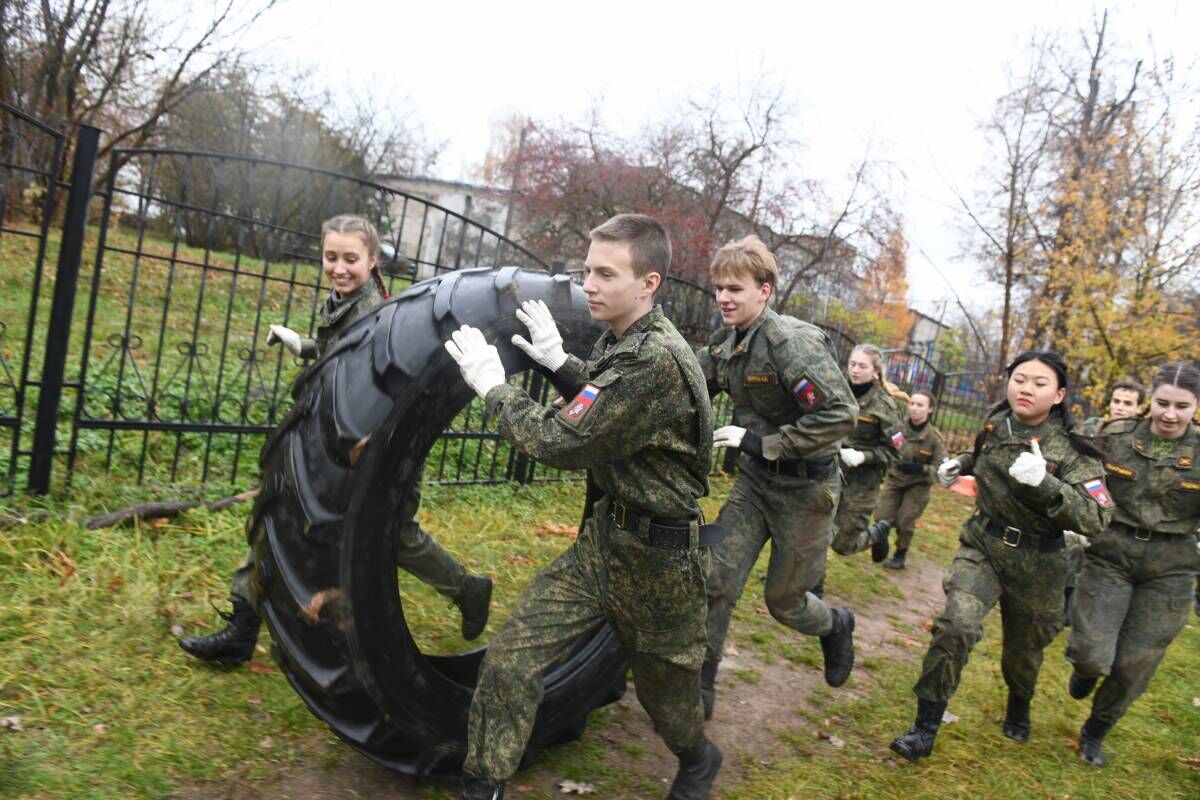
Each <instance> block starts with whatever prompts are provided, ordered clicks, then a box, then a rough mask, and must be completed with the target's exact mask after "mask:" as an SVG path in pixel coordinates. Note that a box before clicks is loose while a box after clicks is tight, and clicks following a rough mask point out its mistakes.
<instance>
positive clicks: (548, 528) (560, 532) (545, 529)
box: [533, 522, 579, 539]
mask: <svg viewBox="0 0 1200 800" xmlns="http://www.w3.org/2000/svg"><path fill="white" fill-rule="evenodd" d="M533 532H534V534H535V535H537V536H563V537H566V538H569V539H574V538H575V537H576V536H577V535H578V534H579V529H578V528H576V527H575V526H574V525H571V524H568V523H565V522H543V523H542V524H541V525H538V526H537V527H536V528H534V529H533Z"/></svg>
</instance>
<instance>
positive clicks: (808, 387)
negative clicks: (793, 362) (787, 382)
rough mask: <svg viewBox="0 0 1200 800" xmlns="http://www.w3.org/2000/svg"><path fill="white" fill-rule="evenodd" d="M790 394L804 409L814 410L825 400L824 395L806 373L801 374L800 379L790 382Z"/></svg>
mask: <svg viewBox="0 0 1200 800" xmlns="http://www.w3.org/2000/svg"><path fill="white" fill-rule="evenodd" d="M792 395H793V396H795V398H796V402H798V403H799V404H800V407H801V408H803V409H804V410H805V411H814V410H816V408H817V406H819V405H821V403H823V402H824V401H825V395H823V394H822V393H821V390H820V389H819V388H817V385H816V384H815V383H813V382H812V381H811V380H809V378H808V376H807V375H801V376H800V380H798V381H796V382H795V383H794V384H792Z"/></svg>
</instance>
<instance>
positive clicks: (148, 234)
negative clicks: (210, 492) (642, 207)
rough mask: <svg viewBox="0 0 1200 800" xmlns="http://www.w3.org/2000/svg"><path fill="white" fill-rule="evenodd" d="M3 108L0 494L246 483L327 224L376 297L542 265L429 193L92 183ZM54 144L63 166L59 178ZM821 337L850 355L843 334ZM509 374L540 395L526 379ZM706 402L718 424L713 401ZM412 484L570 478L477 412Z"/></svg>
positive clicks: (666, 300)
mask: <svg viewBox="0 0 1200 800" xmlns="http://www.w3.org/2000/svg"><path fill="white" fill-rule="evenodd" d="M0 121H2V122H3V126H2V128H0V223H2V224H0V257H2V258H3V259H4V263H5V264H6V266H7V267H8V269H6V270H4V271H0V272H2V273H3V274H0V282H3V291H0V431H3V435H4V436H7V437H8V439H7V440H6V441H0V451H2V452H0V458H3V459H5V460H4V461H2V462H0V464H2V466H3V481H4V483H3V489H4V490H5V491H8V492H11V491H13V490H14V489H19V488H20V486H21V483H22V482H23V479H24V482H26V483H27V486H28V488H29V489H31V490H32V491H35V492H44V491H46V490H47V489H48V488H49V487H50V482H51V474H52V472H54V471H55V470H58V472H57V474H58V475H59V476H60V478H59V479H60V480H61V481H62V482H64V483H67V484H70V483H71V482H72V481H73V480H74V481H76V482H81V481H82V482H86V480H90V479H95V478H96V477H97V476H99V477H100V478H102V479H104V478H103V476H107V475H110V474H112V473H114V472H117V473H119V474H120V475H122V476H128V477H129V478H132V479H133V480H136V481H138V482H142V481H154V482H161V483H191V484H196V483H202V484H209V485H217V484H220V485H229V484H238V485H245V484H248V483H250V482H252V481H253V480H254V479H255V477H256V472H257V464H256V460H257V454H258V451H259V449H260V446H261V443H262V441H263V437H265V436H266V435H267V433H268V432H269V431H271V430H272V429H273V428H274V427H275V426H276V425H277V424H278V422H279V421H280V420H281V419H282V418H283V416H284V415H285V414H286V413H287V410H288V408H289V407H290V403H291V396H290V392H289V387H290V386H291V384H292V382H293V380H294V379H295V377H296V376H297V375H298V374H299V372H300V370H301V369H302V368H303V365H302V363H301V362H299V361H298V360H295V359H292V358H290V357H288V356H287V355H286V353H285V352H284V351H282V350H279V349H274V348H272V349H267V348H266V347H265V346H264V344H263V343H264V340H265V334H266V331H267V327H268V326H269V325H270V324H275V323H278V324H282V325H287V326H288V327H291V328H293V329H296V330H299V331H301V332H307V333H309V334H311V333H312V332H313V331H314V329H315V326H316V323H317V319H318V311H319V308H320V305H321V303H322V301H323V300H324V297H325V295H326V293H327V292H328V291H329V286H328V284H327V283H326V282H325V278H324V275H323V272H322V269H321V265H320V253H319V250H320V224H321V222H322V221H323V220H324V219H326V218H328V217H329V216H332V215H334V214H337V213H358V214H362V215H364V216H366V217H368V218H369V219H371V220H372V221H373V222H374V223H375V224H376V225H377V227H378V228H379V230H380V233H381V237H382V239H383V247H382V248H381V250H382V253H381V266H382V268H383V271H384V274H385V276H386V283H387V285H388V288H389V290H390V291H392V292H398V291H401V290H403V289H404V288H406V287H407V286H408V285H410V284H411V283H413V282H414V281H417V280H420V279H424V278H427V277H431V276H434V275H437V274H439V273H442V272H446V271H450V270H456V269H461V268H465V267H475V266H491V265H518V266H524V267H530V268H535V269H551V267H549V266H548V265H547V264H546V263H545V262H543V261H542V260H541V259H539V258H538V257H537V256H536V255H534V254H533V253H531V252H529V251H528V250H526V249H524V248H522V247H521V246H520V245H518V244H516V243H514V242H512V241H510V240H509V239H507V238H505V237H504V236H502V235H500V234H498V233H496V232H495V231H493V230H491V229H489V228H488V227H486V226H484V225H480V224H479V223H477V222H474V221H472V220H470V219H468V218H467V217H465V216H463V215H462V214H459V213H456V212H454V211H451V210H449V209H447V208H444V207H442V206H440V205H438V204H436V203H434V202H432V201H430V200H428V199H425V198H422V197H419V196H417V195H414V194H410V193H406V192H404V191H400V190H397V189H394V188H391V187H388V186H385V185H380V184H376V183H373V182H371V181H367V180H362V179H358V178H354V177H350V176H346V175H340V174H337V173H333V172H330V171H328V170H322V169H316V168H312V167H306V166H302V165H297V164H289V163H284V162H279V161H270V160H264V159H256V158H250V157H246V156H241V155H229V154H219V153H205V152H189V151H181V150H163V149H138V150H116V151H114V152H113V153H112V154H111V156H110V164H109V170H108V175H109V176H110V177H109V180H108V183H107V185H105V186H103V187H98V191H96V192H95V193H94V194H93V192H92V186H91V180H92V175H93V174H94V172H95V153H96V143H97V141H98V136H99V132H98V131H96V130H95V129H94V128H84V129H81V131H80V132H79V133H77V134H76V137H75V139H74V141H73V145H74V146H73V147H71V146H70V145H71V144H72V142H69V141H68V140H67V138H66V137H64V136H63V134H62V133H61V132H59V131H56V130H54V129H53V128H52V127H50V126H47V125H45V124H43V123H41V122H39V121H38V120H35V119H33V118H31V117H29V116H28V115H26V114H24V113H23V112H21V111H19V110H17V109H14V108H11V107H9V106H0ZM39 137H40V139H39ZM35 139H37V140H38V141H36V142H35V141H34V140H35ZM35 144H36V146H35ZM67 151H70V152H72V154H73V166H72V171H71V175H72V177H71V178H70V179H69V180H63V179H61V178H60V174H61V172H62V165H61V164H60V162H61V161H62V158H63V154H64V153H65V152H67ZM64 191H66V192H67V202H66V203H65V204H63V203H62V202H61V200H62V193H63V192H64ZM89 202H91V205H90V206H89ZM60 206H62V209H61V213H58V211H57V209H59V207H60ZM85 242H86V244H87V247H86V248H85ZM85 250H86V253H85ZM85 254H86V257H85ZM52 257H57V262H58V263H57V267H56V272H55V273H54V275H53V278H52V279H51V277H50V268H49V267H48V266H47V264H46V262H47V260H48V259H50V258H52ZM47 285H51V286H53V297H48V296H45V295H46V294H47V292H46V291H45V290H44V289H43V287H44V286H47ZM77 289H78V291H79V292H81V293H82V294H81V295H80V302H78V303H76V302H75V295H76V291H77ZM658 299H659V302H661V303H662V304H663V306H664V310H665V311H666V312H667V314H668V316H669V317H670V318H671V319H672V320H673V321H674V322H675V324H676V326H677V327H678V328H679V329H680V331H681V332H682V333H683V334H684V336H685V337H686V338H688V340H689V341H691V342H692V343H693V344H695V345H700V344H702V343H703V342H704V341H705V340H706V339H707V337H708V335H709V333H710V332H711V331H712V330H713V329H715V328H716V327H717V326H718V325H719V324H720V317H719V312H718V311H717V309H716V306H715V303H713V301H712V297H711V294H710V292H709V290H708V289H706V288H705V287H703V286H699V285H697V284H694V283H689V282H687V281H683V280H680V279H676V278H669V279H668V281H667V283H666V285H665V286H664V287H663V289H662V290H661V292H660V295H659V298H658ZM826 330H827V332H828V333H829V334H830V336H831V338H832V339H833V342H834V347H835V351H836V352H837V354H838V356H839V358H840V360H842V361H843V362H844V361H845V358H846V357H847V356H848V354H849V352H850V349H851V348H852V347H853V346H854V341H853V339H851V338H850V337H849V336H847V335H846V334H845V333H844V332H842V331H841V330H838V329H836V328H828V327H826ZM69 354H70V355H69ZM890 358H891V360H892V361H893V362H895V364H896V368H897V369H898V370H903V371H904V374H905V379H904V381H902V382H905V383H907V384H908V385H919V384H920V385H924V384H922V382H923V381H924V382H929V381H933V382H934V383H933V385H935V387H936V391H937V392H938V393H939V396H941V395H945V399H944V400H943V403H942V404H941V405H940V406H939V408H938V411H937V414H938V415H939V416H938V417H936V418H935V419H939V420H942V423H941V424H942V425H944V426H946V427H947V428H948V430H950V431H956V430H958V428H959V427H960V426H959V425H958V424H957V423H958V422H959V420H960V419H961V420H963V423H964V424H963V425H962V426H961V427H964V428H966V427H971V426H973V425H974V424H975V421H976V420H977V418H978V416H977V414H976V413H975V412H976V409H977V408H980V407H981V404H982V403H983V402H984V401H983V400H980V399H979V398H983V397H986V395H987V392H986V390H980V389H979V388H978V387H977V386H976V385H975V383H973V380H974V379H973V378H972V377H971V375H973V373H957V374H955V375H953V376H940V373H937V372H936V370H935V369H934V368H933V367H932V365H929V364H928V363H924V364H922V363H920V362H918V361H916V360H914V359H919V357H917V356H913V355H912V354H906V355H904V356H901V355H897V354H893V355H892V356H891V357H890ZM901 361H903V364H901ZM520 380H522V381H524V385H525V386H526V388H527V389H528V390H529V391H530V392H531V393H532V394H534V395H535V396H538V397H542V398H545V395H546V392H547V387H546V386H545V385H543V382H542V381H541V379H540V378H539V377H537V376H535V375H526V376H522V377H521V378H520ZM980 380H982V378H980ZM35 408H36V411H37V413H36V422H35V420H34V419H32V417H33V414H32V409H35ZM716 411H717V421H718V424H725V423H726V422H727V421H728V419H729V409H728V403H727V400H726V399H725V398H718V400H717V408H716ZM968 419H969V420H970V421H969V423H968V422H967V420H968ZM426 477H427V479H428V480H432V481H436V482H444V483H477V482H479V483H485V482H500V481H509V480H519V481H522V482H529V481H537V480H558V479H562V478H564V477H571V476H570V475H564V474H562V473H560V472H558V471H556V470H552V469H548V468H546V467H545V466H543V465H539V464H536V463H534V462H532V461H531V460H529V459H528V458H526V457H524V456H522V455H521V454H520V453H519V452H516V451H515V450H513V449H512V448H511V447H509V445H508V444H507V443H505V442H504V441H502V439H501V438H500V437H499V435H498V434H497V433H496V431H495V430H494V428H493V427H492V426H491V425H490V424H489V423H488V421H487V420H485V419H484V417H483V414H482V408H481V406H480V405H479V404H472V405H471V406H469V407H468V408H467V409H466V410H464V412H463V413H462V414H460V416H459V418H458V419H456V420H455V421H454V423H453V424H452V425H451V426H450V428H449V429H447V430H446V431H445V432H444V434H443V437H442V440H441V441H440V442H439V443H438V444H437V445H435V447H434V448H433V450H432V451H431V453H430V457H429V461H428V463H427V465H426Z"/></svg>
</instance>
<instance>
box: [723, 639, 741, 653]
mask: <svg viewBox="0 0 1200 800" xmlns="http://www.w3.org/2000/svg"><path fill="white" fill-rule="evenodd" d="M741 654H742V653H741V651H740V650H738V649H737V648H736V647H734V645H733V643H732V642H728V641H727V642H725V655H727V656H740V655H741Z"/></svg>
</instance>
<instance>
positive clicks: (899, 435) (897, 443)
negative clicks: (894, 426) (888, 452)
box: [892, 431, 905, 450]
mask: <svg viewBox="0 0 1200 800" xmlns="http://www.w3.org/2000/svg"><path fill="white" fill-rule="evenodd" d="M904 442H905V439H904V431H896V432H895V433H893V434H892V447H894V448H896V449H897V450H899V449H900V448H902V447H904Z"/></svg>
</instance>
